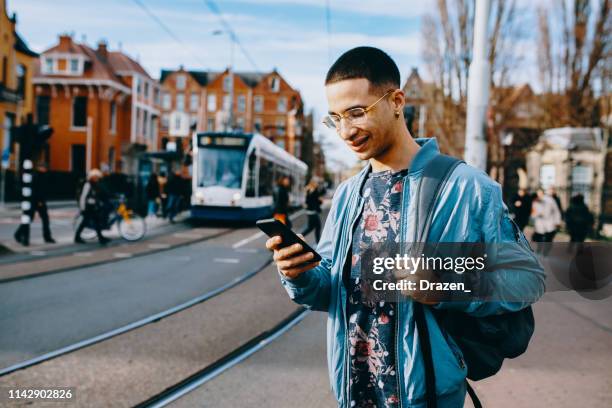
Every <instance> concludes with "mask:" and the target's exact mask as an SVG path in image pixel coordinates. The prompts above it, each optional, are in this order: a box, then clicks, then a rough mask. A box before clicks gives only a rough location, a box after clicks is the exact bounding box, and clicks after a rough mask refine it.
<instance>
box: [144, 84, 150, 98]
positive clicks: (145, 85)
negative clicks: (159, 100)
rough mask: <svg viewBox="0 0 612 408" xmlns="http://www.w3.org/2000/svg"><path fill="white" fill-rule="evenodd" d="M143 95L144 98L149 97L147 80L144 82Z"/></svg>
mask: <svg viewBox="0 0 612 408" xmlns="http://www.w3.org/2000/svg"><path fill="white" fill-rule="evenodd" d="M144 97H145V99H148V98H149V83H148V82H145V83H144Z"/></svg>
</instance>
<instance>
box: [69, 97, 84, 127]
mask: <svg viewBox="0 0 612 408" xmlns="http://www.w3.org/2000/svg"><path fill="white" fill-rule="evenodd" d="M85 126H87V97H86V96H75V97H74V99H73V100H72V127H73V128H83V127H85Z"/></svg>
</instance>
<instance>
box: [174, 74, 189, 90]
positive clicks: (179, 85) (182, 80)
mask: <svg viewBox="0 0 612 408" xmlns="http://www.w3.org/2000/svg"><path fill="white" fill-rule="evenodd" d="M186 83H187V78H186V77H185V75H184V74H180V75H177V76H176V89H178V90H179V91H181V90H183V89H185V85H186Z"/></svg>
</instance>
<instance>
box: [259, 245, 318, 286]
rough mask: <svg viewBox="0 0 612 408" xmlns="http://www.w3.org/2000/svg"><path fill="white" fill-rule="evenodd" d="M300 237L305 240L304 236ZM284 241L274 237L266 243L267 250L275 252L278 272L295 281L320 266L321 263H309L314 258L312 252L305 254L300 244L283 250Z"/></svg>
mask: <svg viewBox="0 0 612 408" xmlns="http://www.w3.org/2000/svg"><path fill="white" fill-rule="evenodd" d="M298 236H299V237H300V238H302V239H304V236H303V235H302V234H298ZM282 242H283V241H282V239H281V237H279V236H276V237H272V238H270V239H268V240H267V241H266V248H268V249H269V250H270V251H274V257H273V259H274V262H275V263H276V267H277V268H278V271H279V272H280V273H282V274H283V275H284V276H286V277H287V278H289V279H295V278H297V277H298V276H300V275H301V274H302V273H304V272H306V271H309V270H311V269H312V268H314V267H316V266H317V265H319V262H308V261H310V260H311V259H312V258H313V257H314V254H313V253H312V252H304V248H302V245H300V244H293V245H291V246H290V247H286V248H281V244H282Z"/></svg>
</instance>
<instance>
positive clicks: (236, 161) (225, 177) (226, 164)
mask: <svg viewBox="0 0 612 408" xmlns="http://www.w3.org/2000/svg"><path fill="white" fill-rule="evenodd" d="M199 156H200V163H199V164H200V166H199V168H200V172H199V173H200V174H199V180H198V186H199V187H209V186H223V187H228V188H240V185H241V183H242V169H243V165H244V158H245V157H244V156H245V154H244V150H242V149H228V148H219V147H206V148H202V149H201V150H200V155H199Z"/></svg>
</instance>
